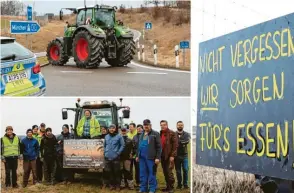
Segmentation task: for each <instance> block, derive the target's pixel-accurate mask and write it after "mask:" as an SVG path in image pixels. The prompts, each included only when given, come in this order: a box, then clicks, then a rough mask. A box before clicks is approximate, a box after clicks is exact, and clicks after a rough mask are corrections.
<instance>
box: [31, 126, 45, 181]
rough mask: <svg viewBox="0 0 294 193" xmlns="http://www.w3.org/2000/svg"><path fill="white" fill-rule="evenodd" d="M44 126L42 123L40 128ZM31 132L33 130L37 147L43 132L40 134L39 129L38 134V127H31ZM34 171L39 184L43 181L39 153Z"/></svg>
mask: <svg viewBox="0 0 294 193" xmlns="http://www.w3.org/2000/svg"><path fill="white" fill-rule="evenodd" d="M44 126H45V124H44V123H42V124H41V127H44ZM32 130H33V138H35V139H36V140H37V141H38V143H39V146H40V145H41V139H42V137H43V134H44V133H45V132H44V133H42V132H41V129H40V133H38V130H39V128H38V125H33V127H32ZM43 131H44V130H43ZM36 171H37V182H38V183H41V182H42V180H43V163H42V162H41V154H40V153H39V155H38V157H37V160H36Z"/></svg>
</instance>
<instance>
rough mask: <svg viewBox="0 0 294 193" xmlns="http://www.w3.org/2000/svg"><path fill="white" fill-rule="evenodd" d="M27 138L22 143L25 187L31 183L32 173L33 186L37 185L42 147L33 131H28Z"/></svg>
mask: <svg viewBox="0 0 294 193" xmlns="http://www.w3.org/2000/svg"><path fill="white" fill-rule="evenodd" d="M26 133H27V136H26V137H25V138H24V139H23V140H22V141H21V145H22V149H23V170H24V171H23V173H24V174H23V187H26V186H27V185H28V182H29V177H30V173H31V170H32V173H33V184H36V183H37V172H36V159H37V157H38V155H39V150H40V146H39V143H38V141H37V140H36V139H35V138H33V130H32V129H28V130H27V132H26Z"/></svg>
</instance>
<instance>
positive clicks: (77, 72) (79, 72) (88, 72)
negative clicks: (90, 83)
mask: <svg viewBox="0 0 294 193" xmlns="http://www.w3.org/2000/svg"><path fill="white" fill-rule="evenodd" d="M60 72H62V73H76V74H90V73H92V71H60Z"/></svg>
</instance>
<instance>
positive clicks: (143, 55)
mask: <svg viewBox="0 0 294 193" xmlns="http://www.w3.org/2000/svg"><path fill="white" fill-rule="evenodd" d="M142 60H143V62H145V52H144V45H142Z"/></svg>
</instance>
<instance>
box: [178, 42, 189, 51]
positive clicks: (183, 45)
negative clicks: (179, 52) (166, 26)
mask: <svg viewBox="0 0 294 193" xmlns="http://www.w3.org/2000/svg"><path fill="white" fill-rule="evenodd" d="M189 48H190V42H189V41H181V42H180V49H189Z"/></svg>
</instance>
